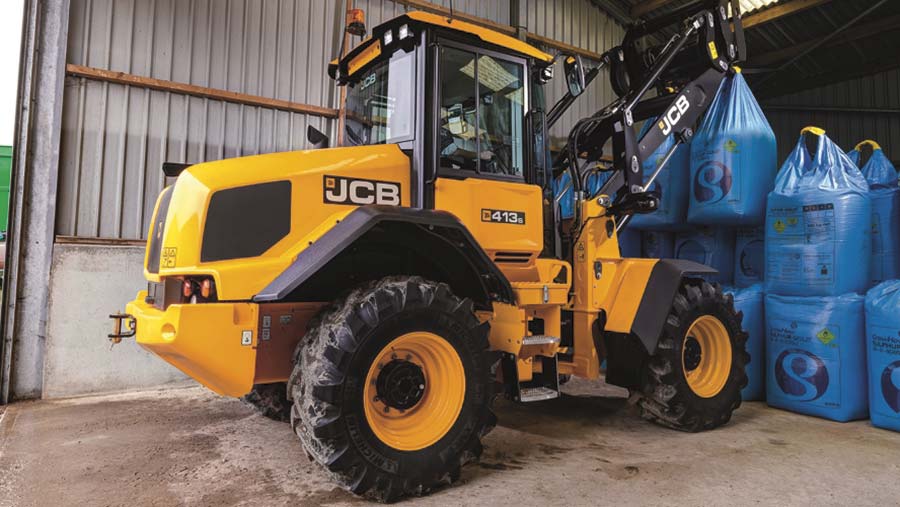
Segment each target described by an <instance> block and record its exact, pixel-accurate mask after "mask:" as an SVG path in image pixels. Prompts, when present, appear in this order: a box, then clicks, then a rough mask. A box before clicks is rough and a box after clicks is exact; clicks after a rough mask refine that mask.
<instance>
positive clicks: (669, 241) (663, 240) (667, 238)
mask: <svg viewBox="0 0 900 507" xmlns="http://www.w3.org/2000/svg"><path fill="white" fill-rule="evenodd" d="M641 257H644V258H647V259H672V258H674V257H675V235H674V234H673V233H671V232H665V231H642V232H641Z"/></svg>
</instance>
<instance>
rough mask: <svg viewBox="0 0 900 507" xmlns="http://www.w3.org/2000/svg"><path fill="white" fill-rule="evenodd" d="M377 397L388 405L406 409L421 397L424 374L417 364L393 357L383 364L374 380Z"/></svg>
mask: <svg viewBox="0 0 900 507" xmlns="http://www.w3.org/2000/svg"><path fill="white" fill-rule="evenodd" d="M375 388H376V392H377V393H378V398H379V399H380V400H381V401H382V402H383V403H384V404H385V405H387V406H388V407H390V408H396V409H398V410H407V409H410V408H412V407H414V406H416V404H417V403H419V401H420V400H421V399H422V395H423V394H424V393H425V374H424V373H423V372H422V368H420V367H419V365H417V364H415V363H413V362H411V361H405V360H402V359H394V360H392V361H391V362H389V363H388V364H386V365H384V368H382V369H381V373H379V374H378V379H377V380H376V381H375Z"/></svg>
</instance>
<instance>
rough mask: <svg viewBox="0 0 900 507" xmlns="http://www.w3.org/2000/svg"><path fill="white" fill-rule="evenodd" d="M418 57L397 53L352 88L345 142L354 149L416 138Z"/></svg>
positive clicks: (369, 72)
mask: <svg viewBox="0 0 900 507" xmlns="http://www.w3.org/2000/svg"><path fill="white" fill-rule="evenodd" d="M415 61H416V60H415V53H412V52H411V53H406V52H404V51H397V52H396V53H394V55H392V56H391V58H390V60H386V61H383V62H381V63H379V64H378V65H376V66H375V67H374V68H372V70H370V71H368V72H366V73H365V74H364V75H362V76H361V77H360V78H359V79H358V80H356V81H354V82H353V83H351V84H350V89H349V90H348V92H347V102H346V106H345V107H346V120H345V122H344V124H345V130H344V132H345V134H346V135H345V136H344V137H345V139H346V143H347V144H349V145H351V146H354V145H363V144H383V143H397V142H400V141H406V140H409V139H412V138H413V128H414V127H415V125H414V119H415V118H414V111H415V101H414V99H415V88H414V87H413V83H414V82H415Z"/></svg>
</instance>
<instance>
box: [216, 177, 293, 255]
mask: <svg viewBox="0 0 900 507" xmlns="http://www.w3.org/2000/svg"><path fill="white" fill-rule="evenodd" d="M290 230H291V182H289V181H275V182H272V183H260V184H258V185H248V186H246V187H237V188H229V189H227V190H219V191H218V192H216V193H214V194H213V195H212V198H211V199H210V201H209V209H208V210H207V212H206V225H205V227H204V228H203V247H202V249H201V251H200V261H201V262H213V261H222V260H228V259H240V258H243V257H256V256H258V255H262V254H263V253H264V252H265V251H266V250H268V249H269V248H272V246H273V245H274V244H275V243H278V242H279V241H280V240H281V238H283V237H285V236H287V235H288V233H289V232H290Z"/></svg>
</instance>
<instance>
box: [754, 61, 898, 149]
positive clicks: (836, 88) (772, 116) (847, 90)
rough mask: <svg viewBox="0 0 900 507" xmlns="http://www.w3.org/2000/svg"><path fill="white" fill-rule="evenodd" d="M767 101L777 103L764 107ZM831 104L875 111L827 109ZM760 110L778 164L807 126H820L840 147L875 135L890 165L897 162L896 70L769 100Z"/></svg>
mask: <svg viewBox="0 0 900 507" xmlns="http://www.w3.org/2000/svg"><path fill="white" fill-rule="evenodd" d="M770 104H771V105H773V106H778V107H777V108H776V107H768V106H769V105H770ZM781 108H784V110H782V109H781ZM790 108H800V109H803V110H789V109H790ZM819 108H821V109H819ZM831 108H839V109H848V110H849V109H864V110H865V109H877V110H880V112H874V111H860V112H850V111H834V110H828V109H831ZM763 110H764V111H765V113H766V116H767V117H768V119H769V122H770V123H771V124H772V128H773V129H774V130H775V136H776V139H777V140H778V157H779V158H778V160H779V162H781V161H783V160H784V159H785V158H786V157H787V154H788V153H790V151H791V150H792V149H793V148H794V145H795V144H796V142H797V138H798V136H799V135H800V129H802V128H803V127H805V126H807V125H816V126H819V127H822V128H824V129H825V130H826V131H827V134H828V137H830V138H831V139H832V140H833V141H835V142H836V143H838V144H839V145H840V146H841V147H842V148H844V150H849V149H851V148H853V146H855V145H856V143H858V142H859V141H862V140H864V139H874V140H876V141H877V142H878V143H879V144H881V147H882V148H883V149H884V152H885V154H887V156H888V157H889V158H890V159H891V160H894V161H895V164H896V163H897V162H896V161H900V69H896V70H892V71H888V72H883V73H881V74H876V75H874V76H868V77H863V78H859V79H853V80H851V81H846V82H843V83H838V84H834V85H830V86H825V87H822V88H816V89H812V90H807V91H804V92H800V93H795V94H792V95H787V96H784V97H779V98H777V99H772V100H769V101H767V102H766V103H765V104H764V106H763Z"/></svg>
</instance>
